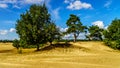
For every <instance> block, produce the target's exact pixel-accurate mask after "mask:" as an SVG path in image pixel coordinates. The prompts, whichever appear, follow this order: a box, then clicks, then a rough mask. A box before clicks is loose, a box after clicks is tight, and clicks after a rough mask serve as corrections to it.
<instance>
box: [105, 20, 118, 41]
mask: <svg viewBox="0 0 120 68" xmlns="http://www.w3.org/2000/svg"><path fill="white" fill-rule="evenodd" d="M104 36H105V38H108V39H110V40H118V39H120V19H115V20H113V21H112V23H111V25H109V26H108V29H107V30H105V31H104Z"/></svg>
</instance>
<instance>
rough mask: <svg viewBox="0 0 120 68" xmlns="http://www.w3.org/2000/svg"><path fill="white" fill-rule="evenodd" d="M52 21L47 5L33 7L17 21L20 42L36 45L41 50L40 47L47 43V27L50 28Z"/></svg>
mask: <svg viewBox="0 0 120 68" xmlns="http://www.w3.org/2000/svg"><path fill="white" fill-rule="evenodd" d="M50 20H51V19H50V14H49V13H48V10H47V8H46V6H45V4H43V5H32V6H31V7H30V9H29V10H28V11H26V13H23V14H21V16H20V19H19V20H17V24H16V32H17V33H18V35H19V37H20V41H21V42H22V41H24V43H23V44H24V45H36V46H37V50H39V47H40V46H39V45H40V44H43V43H46V42H47V39H46V33H45V27H47V26H48V24H49V23H50ZM21 44H22V43H21Z"/></svg>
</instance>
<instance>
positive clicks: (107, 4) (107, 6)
mask: <svg viewBox="0 0 120 68" xmlns="http://www.w3.org/2000/svg"><path fill="white" fill-rule="evenodd" d="M111 4H112V0H108V1H107V2H106V3H105V4H104V7H106V8H109V7H110V5H111Z"/></svg>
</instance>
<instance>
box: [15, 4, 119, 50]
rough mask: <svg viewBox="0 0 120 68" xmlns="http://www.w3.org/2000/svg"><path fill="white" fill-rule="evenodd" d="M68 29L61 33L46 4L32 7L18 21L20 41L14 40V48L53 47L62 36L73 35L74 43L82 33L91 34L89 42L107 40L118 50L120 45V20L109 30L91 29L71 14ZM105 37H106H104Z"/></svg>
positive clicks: (17, 30) (95, 27) (91, 27)
mask: <svg viewBox="0 0 120 68" xmlns="http://www.w3.org/2000/svg"><path fill="white" fill-rule="evenodd" d="M66 25H67V26H68V29H67V31H66V32H64V33H62V32H60V30H59V28H57V26H56V25H55V23H54V21H52V20H51V17H50V14H49V12H48V9H47V7H46V5H45V4H43V5H32V6H31V7H30V9H29V10H28V11H26V13H23V14H21V16H20V19H19V20H17V24H16V32H17V33H18V35H19V38H20V39H19V40H14V42H13V46H14V47H16V48H17V49H19V47H24V46H30V45H34V46H36V48H37V50H39V49H40V47H41V46H42V45H40V44H45V43H47V42H49V43H50V45H52V42H53V41H54V40H59V39H61V36H62V35H65V34H73V36H74V42H76V40H77V37H78V36H79V34H80V33H83V32H84V33H86V34H87V33H89V34H87V35H86V38H87V39H88V40H103V39H105V41H106V40H107V43H108V42H109V41H112V43H116V48H120V46H118V45H119V44H120V43H119V42H120V20H118V19H115V20H114V21H113V22H112V24H111V25H110V26H109V27H108V29H107V30H104V29H101V28H99V27H98V26H95V25H92V26H90V27H87V26H84V25H83V24H82V23H81V21H80V18H79V17H78V16H76V15H74V14H71V15H70V17H69V19H68V20H67V22H66ZM103 36H104V37H103Z"/></svg>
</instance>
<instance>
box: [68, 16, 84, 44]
mask: <svg viewBox="0 0 120 68" xmlns="http://www.w3.org/2000/svg"><path fill="white" fill-rule="evenodd" d="M66 24H67V26H68V30H67V32H66V33H68V34H69V33H73V35H74V42H76V39H77V37H78V36H79V34H80V33H81V32H84V31H85V29H86V26H83V25H82V23H81V22H80V19H79V17H77V16H76V15H73V14H71V15H70V18H69V19H68V20H67V22H66Z"/></svg>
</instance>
